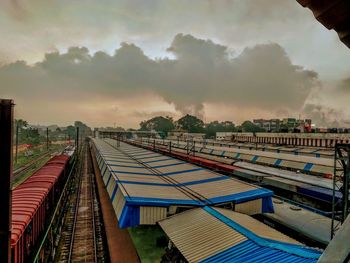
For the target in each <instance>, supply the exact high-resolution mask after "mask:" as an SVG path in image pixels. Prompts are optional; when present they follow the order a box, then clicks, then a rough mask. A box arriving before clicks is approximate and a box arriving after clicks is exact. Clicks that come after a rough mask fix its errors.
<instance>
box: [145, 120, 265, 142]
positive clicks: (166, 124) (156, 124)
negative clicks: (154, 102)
mask: <svg viewBox="0 0 350 263" xmlns="http://www.w3.org/2000/svg"><path fill="white" fill-rule="evenodd" d="M139 130H140V131H157V132H161V133H163V135H164V136H166V135H167V134H168V132H170V131H172V130H184V131H186V132H190V133H204V134H205V135H206V137H207V138H212V137H215V135H216V132H262V131H264V130H263V129H262V128H260V127H259V126H257V125H255V124H254V123H252V122H251V121H244V122H243V123H242V124H241V125H238V126H236V125H235V124H234V123H233V122H232V121H221V122H220V121H212V122H210V123H204V121H203V120H201V119H200V118H198V117H196V116H192V115H189V114H187V115H185V116H183V117H181V118H180V119H178V120H177V121H174V119H173V118H172V117H169V116H165V117H163V116H157V117H153V118H151V119H149V120H145V121H142V122H141V123H140V129H139Z"/></svg>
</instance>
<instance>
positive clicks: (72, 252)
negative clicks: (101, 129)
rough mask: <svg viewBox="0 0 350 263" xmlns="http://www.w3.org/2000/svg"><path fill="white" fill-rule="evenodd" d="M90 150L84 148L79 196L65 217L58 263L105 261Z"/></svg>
mask: <svg viewBox="0 0 350 263" xmlns="http://www.w3.org/2000/svg"><path fill="white" fill-rule="evenodd" d="M90 158H91V156H90V152H89V150H88V147H87V146H86V145H84V147H83V149H82V155H81V161H80V164H79V168H78V171H77V183H76V184H75V187H76V189H75V195H73V196H72V197H71V202H70V204H69V208H68V211H67V215H66V218H65V224H64V226H63V231H62V234H61V240H60V245H59V250H58V251H59V252H58V256H57V260H56V262H105V261H106V259H105V252H104V242H103V231H102V224H101V217H100V213H99V204H98V202H97V196H96V192H95V181H94V174H93V168H92V165H91V160H90Z"/></svg>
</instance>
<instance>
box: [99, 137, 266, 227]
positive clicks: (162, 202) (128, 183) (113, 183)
mask: <svg viewBox="0 0 350 263" xmlns="http://www.w3.org/2000/svg"><path fill="white" fill-rule="evenodd" d="M94 145H95V147H96V155H97V156H96V157H97V160H98V165H99V168H100V171H101V175H102V178H103V181H104V183H105V185H106V188H107V191H108V193H109V195H110V198H111V201H112V203H113V207H114V209H115V212H116V215H117V218H118V221H119V226H120V227H130V226H136V225H139V224H155V223H156V222H157V221H159V220H161V219H164V218H166V217H167V216H169V215H172V214H174V213H177V212H178V211H179V210H181V209H185V208H189V207H203V206H206V205H208V206H214V205H215V206H218V205H221V206H230V207H232V209H235V210H236V211H240V212H243V213H247V214H250V215H251V214H260V213H266V212H273V206H272V201H271V197H272V195H273V192H272V191H270V190H267V189H264V188H261V187H258V186H255V185H252V184H248V183H245V182H242V181H239V180H236V179H233V178H231V177H229V176H225V175H222V174H219V173H215V172H213V171H210V170H207V169H204V168H202V167H199V166H196V165H192V164H189V163H187V162H184V161H181V160H178V159H175V158H172V157H169V156H165V155H162V154H159V153H155V152H152V151H149V150H146V149H142V148H139V147H135V146H131V145H129V144H126V143H122V142H121V143H117V141H115V140H112V139H106V140H104V141H103V140H99V139H94ZM118 145H119V146H118Z"/></svg>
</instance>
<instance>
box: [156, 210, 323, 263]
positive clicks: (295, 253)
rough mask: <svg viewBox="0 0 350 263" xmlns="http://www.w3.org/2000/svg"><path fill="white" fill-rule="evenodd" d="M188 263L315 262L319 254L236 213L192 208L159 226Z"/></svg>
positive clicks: (160, 223)
mask: <svg viewBox="0 0 350 263" xmlns="http://www.w3.org/2000/svg"><path fill="white" fill-rule="evenodd" d="M159 225H160V226H161V227H162V229H163V230H164V232H165V233H166V234H167V236H168V237H169V238H170V240H171V241H172V243H174V245H175V246H176V248H177V249H178V250H179V251H180V252H181V254H182V255H183V256H184V257H185V259H186V260H187V261H188V262H236V261H239V262H316V261H317V259H318V258H319V257H320V255H321V252H320V251H319V250H316V249H311V248H308V247H305V246H303V245H302V244H300V243H298V242H297V241H295V240H293V239H292V238H289V237H288V236H286V235H284V234H282V233H280V232H278V231H276V230H274V229H272V228H270V227H268V226H266V225H264V224H263V223H260V222H259V221H257V220H255V219H253V218H251V217H249V216H247V215H244V214H241V213H237V212H233V211H230V210H227V209H222V208H216V207H215V208H212V207H207V206H206V207H203V208H196V209H192V210H189V211H186V212H183V213H181V214H178V215H175V216H173V217H170V218H168V219H165V220H162V221H160V222H159Z"/></svg>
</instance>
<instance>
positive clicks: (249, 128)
mask: <svg viewBox="0 0 350 263" xmlns="http://www.w3.org/2000/svg"><path fill="white" fill-rule="evenodd" d="M241 129H242V132H264V131H265V130H264V129H263V128H260V127H259V126H257V125H255V124H254V123H252V122H251V121H245V122H243V123H242V124H241Z"/></svg>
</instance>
